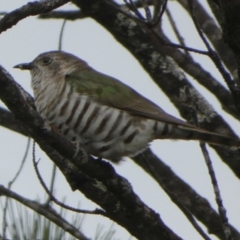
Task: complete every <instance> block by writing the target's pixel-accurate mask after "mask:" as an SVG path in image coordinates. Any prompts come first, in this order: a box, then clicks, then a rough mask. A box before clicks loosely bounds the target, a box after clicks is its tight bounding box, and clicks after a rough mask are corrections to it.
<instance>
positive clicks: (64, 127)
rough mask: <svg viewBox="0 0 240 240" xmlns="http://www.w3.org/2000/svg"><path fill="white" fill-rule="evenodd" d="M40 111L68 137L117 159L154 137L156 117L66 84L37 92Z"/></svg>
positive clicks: (101, 154) (141, 148) (140, 147)
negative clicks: (136, 113) (100, 100)
mask: <svg viewBox="0 0 240 240" xmlns="http://www.w3.org/2000/svg"><path fill="white" fill-rule="evenodd" d="M36 106H37V109H38V111H39V113H40V114H41V115H42V117H43V118H44V119H46V120H47V121H48V122H49V123H50V124H54V125H55V126H56V127H57V128H59V129H60V131H61V133H62V134H63V135H65V136H66V137H67V138H68V139H69V140H71V141H79V142H80V144H82V147H83V148H84V149H85V150H86V151H87V152H88V153H89V154H92V155H95V156H100V157H103V158H107V159H110V160H113V161H119V160H120V159H121V158H122V157H123V156H132V155H136V154H137V153H139V152H141V151H142V150H144V149H145V148H146V147H147V146H148V142H149V141H151V140H152V139H153V132H154V125H155V121H153V120H149V119H142V118H139V117H134V116H132V115H130V114H129V113H127V112H125V111H122V110H120V109H116V108H113V107H109V106H106V105H102V104H100V103H97V102H95V101H93V100H92V99H91V98H89V97H88V96H86V95H81V94H79V93H76V92H74V90H73V89H72V88H71V87H69V86H68V85H64V86H61V87H60V88H59V89H55V91H52V92H51V94H50V93H49V92H47V90H45V92H43V93H42V94H39V95H38V96H36Z"/></svg>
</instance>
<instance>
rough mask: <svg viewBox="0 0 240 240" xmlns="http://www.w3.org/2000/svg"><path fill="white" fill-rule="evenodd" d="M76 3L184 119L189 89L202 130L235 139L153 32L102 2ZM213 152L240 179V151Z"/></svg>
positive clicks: (187, 116)
mask: <svg viewBox="0 0 240 240" xmlns="http://www.w3.org/2000/svg"><path fill="white" fill-rule="evenodd" d="M74 3H76V5H77V6H79V7H80V8H81V10H82V11H83V12H84V13H86V14H89V15H90V16H91V17H92V18H93V19H95V20H96V21H97V22H98V23H100V24H101V25H102V26H103V27H105V28H106V29H107V30H108V31H109V32H110V33H112V35H113V36H114V37H115V38H116V40H117V41H118V42H120V43H121V44H122V45H123V46H124V47H126V48H127V49H128V50H129V51H130V52H131V53H132V54H133V55H134V57H136V59H138V60H139V62H140V63H141V65H142V66H143V68H144V69H145V70H146V71H147V72H148V73H149V74H150V75H151V77H152V79H153V80H154V81H155V82H156V83H157V84H158V86H159V87H160V88H161V89H162V90H163V92H164V93H165V94H166V95H167V96H168V97H169V99H170V100H171V101H172V102H173V104H174V105H175V106H176V107H177V108H178V110H179V111H180V113H181V115H182V116H183V117H184V118H186V119H188V118H189V112H190V109H189V106H188V103H187V101H186V96H185V95H184V93H183V92H184V89H185V87H186V86H188V88H189V89H190V92H191V94H192V96H193V99H194V101H195V102H196V103H197V104H198V107H199V111H200V115H201V116H200V118H201V121H200V123H201V126H202V127H204V128H206V129H208V130H210V131H213V132H219V133H222V134H228V135H229V136H236V135H235V134H234V132H233V131H232V130H231V129H230V127H229V125H228V124H227V123H226V122H225V121H224V120H223V119H222V117H221V116H219V115H218V114H217V113H216V112H215V111H214V109H213V107H212V106H211V105H210V104H209V103H208V102H207V101H206V100H205V99H204V97H203V96H201V95H200V93H199V92H198V91H197V90H196V89H195V88H193V86H192V85H191V84H190V83H189V82H188V80H187V79H186V77H185V76H184V75H183V73H182V71H181V70H180V69H179V68H178V66H177V65H176V64H175V61H174V59H172V58H169V56H168V55H166V50H165V49H166V48H168V47H164V46H162V45H161V44H160V43H159V40H158V39H157V38H156V37H155V35H153V34H151V33H152V31H148V29H147V28H145V26H143V25H140V24H138V23H136V22H134V21H133V20H132V19H130V18H127V17H126V16H125V15H123V14H122V13H119V12H118V10H117V9H116V8H113V7H112V6H110V5H109V4H107V3H105V1H103V0H101V1H96V0H95V1H91V3H90V2H89V1H87V0H75V1H74ZM96 6H97V7H96ZM149 32H150V33H149ZM213 148H214V149H215V150H216V151H217V153H218V154H219V155H220V157H221V158H222V159H223V161H224V162H225V163H226V164H227V165H228V166H229V167H230V168H231V169H232V171H233V172H234V173H235V174H236V175H237V176H238V177H240V154H239V152H240V151H239V150H238V151H232V150H231V151H230V150H228V149H225V148H222V147H215V146H213Z"/></svg>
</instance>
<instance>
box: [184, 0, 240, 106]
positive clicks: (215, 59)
mask: <svg viewBox="0 0 240 240" xmlns="http://www.w3.org/2000/svg"><path fill="white" fill-rule="evenodd" d="M188 4H189V9H190V14H191V17H192V20H193V22H194V25H195V28H196V30H197V32H198V34H199V36H200V38H201V39H202V41H203V43H204V44H205V46H206V48H207V50H208V56H209V57H210V58H211V60H212V61H213V63H214V64H215V66H216V68H217V69H218V71H219V72H220V73H221V75H222V77H223V79H224V80H225V82H226V84H227V86H228V88H229V90H230V91H231V93H232V95H233V98H234V101H235V104H236V107H237V109H238V111H240V105H239V100H240V92H239V89H238V87H237V84H236V82H235V81H234V80H233V79H232V77H231V75H230V74H229V73H228V72H227V70H226V69H225V67H224V66H223V64H222V62H221V59H220V58H219V56H218V54H217V53H216V52H215V51H214V50H213V49H212V47H211V46H210V44H209V43H208V41H207V39H206V37H205V36H204V34H203V32H202V30H201V28H200V26H199V24H198V21H197V19H196V16H195V14H194V9H193V3H192V1H191V0H188Z"/></svg>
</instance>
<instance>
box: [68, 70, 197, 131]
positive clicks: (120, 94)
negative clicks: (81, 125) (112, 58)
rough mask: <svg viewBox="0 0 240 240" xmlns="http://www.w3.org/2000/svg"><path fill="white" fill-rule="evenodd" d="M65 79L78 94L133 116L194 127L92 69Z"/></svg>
mask: <svg viewBox="0 0 240 240" xmlns="http://www.w3.org/2000/svg"><path fill="white" fill-rule="evenodd" d="M66 81H67V82H68V83H69V84H70V85H72V86H73V87H74V88H75V90H76V91H77V92H79V94H83V95H88V96H89V97H92V98H93V99H94V100H95V101H96V102H99V103H101V104H104V105H107V106H110V107H114V108H118V109H121V110H124V111H126V112H128V113H129V114H132V115H135V116H140V117H146V118H151V119H154V120H157V121H163V122H167V123H171V124H174V125H180V126H183V127H186V128H191V129H194V128H196V127H195V126H193V125H191V124H189V123H186V122H184V121H182V120H180V119H178V118H175V117H173V116H171V115H169V114H167V113H166V112H165V111H164V110H163V109H161V108H160V107H159V106H157V105H156V104H154V103H153V102H151V101H150V100H148V99H146V98H145V97H143V96H142V95H140V94H139V93H137V92H136V91H134V90H133V89H132V88H130V87H129V86H127V85H125V84H124V83H122V82H120V81H119V80H117V79H114V78H112V77H109V76H107V75H104V74H102V73H99V72H97V71H95V70H93V69H87V70H84V71H79V72H73V73H71V74H68V75H66Z"/></svg>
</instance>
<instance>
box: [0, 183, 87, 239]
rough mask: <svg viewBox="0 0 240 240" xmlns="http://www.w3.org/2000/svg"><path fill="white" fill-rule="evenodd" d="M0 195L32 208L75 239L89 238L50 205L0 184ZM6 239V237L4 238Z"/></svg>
mask: <svg viewBox="0 0 240 240" xmlns="http://www.w3.org/2000/svg"><path fill="white" fill-rule="evenodd" d="M0 196H6V197H8V198H12V199H14V200H16V201H18V202H19V203H21V204H22V205H24V206H26V207H27V208H29V209H32V210H33V211H35V212H36V213H39V214H40V215H42V216H44V217H45V218H47V219H49V220H50V221H51V222H53V223H55V224H56V225H57V226H59V227H60V228H62V229H63V230H64V231H65V232H68V233H69V234H71V235H72V236H74V237H75V238H76V239H81V240H90V239H89V238H87V237H86V236H85V235H84V234H83V233H82V232H80V231H79V229H77V228H76V227H75V226H73V225H72V224H70V223H69V222H67V220H66V219H64V218H63V217H62V216H61V215H59V214H58V213H56V211H55V210H54V209H53V208H51V207H49V206H48V207H46V206H45V205H42V204H40V203H39V202H36V201H33V200H30V199H27V198H24V197H22V196H21V195H19V194H17V193H15V192H13V191H11V190H10V189H8V188H5V187H4V186H2V185H0ZM6 240H7V239H6Z"/></svg>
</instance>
